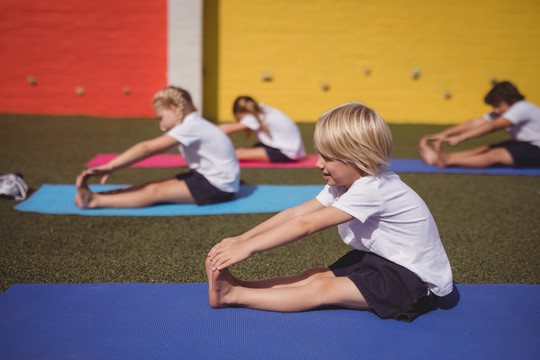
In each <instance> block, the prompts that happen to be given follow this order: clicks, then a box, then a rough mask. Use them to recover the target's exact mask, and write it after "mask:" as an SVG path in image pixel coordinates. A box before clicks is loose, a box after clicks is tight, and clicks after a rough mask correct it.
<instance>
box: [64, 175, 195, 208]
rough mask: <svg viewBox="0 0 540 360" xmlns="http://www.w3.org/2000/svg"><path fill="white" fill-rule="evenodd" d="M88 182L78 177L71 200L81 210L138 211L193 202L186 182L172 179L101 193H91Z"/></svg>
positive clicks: (86, 179)
mask: <svg viewBox="0 0 540 360" xmlns="http://www.w3.org/2000/svg"><path fill="white" fill-rule="evenodd" d="M87 181H88V178H87V177H85V176H82V175H79V176H78V177H77V180H76V182H75V186H76V187H77V194H76V195H75V200H74V201H75V205H77V206H78V207H79V208H81V209H92V208H139V207H145V206H150V205H153V204H157V203H164V202H167V203H194V202H195V200H194V199H193V197H192V196H191V193H190V191H189V189H188V187H187V185H186V183H185V182H184V181H181V180H178V179H176V178H174V177H173V178H169V179H165V180H158V181H151V182H148V183H145V184H142V185H136V186H130V187H127V188H124V189H119V190H113V191H107V192H103V193H94V192H92V190H90V188H89V187H88V184H87Z"/></svg>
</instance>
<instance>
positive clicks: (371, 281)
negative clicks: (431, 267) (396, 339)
mask: <svg viewBox="0 0 540 360" xmlns="http://www.w3.org/2000/svg"><path fill="white" fill-rule="evenodd" d="M329 268H330V270H332V272H333V273H334V275H335V276H346V277H348V278H349V279H351V281H352V282H353V283H354V284H355V285H356V287H357V288H358V290H360V293H361V294H362V296H364V298H365V299H366V301H367V303H368V305H369V307H370V308H371V309H372V310H373V312H375V314H377V316H379V317H380V318H382V319H395V320H401V321H406V322H411V321H413V320H414V319H416V318H417V317H418V316H420V315H422V314H424V313H426V312H428V311H430V310H433V309H435V308H436V303H437V296H436V295H435V294H433V293H432V292H430V291H429V290H428V286H427V284H426V283H425V282H423V281H422V280H421V279H420V278H419V277H418V276H417V275H416V274H415V273H413V272H412V271H410V270H408V269H406V268H404V267H403V266H401V265H398V264H395V263H393V262H391V261H389V260H386V259H385V258H382V257H380V256H378V255H376V254H373V253H370V252H365V251H360V250H352V251H350V252H348V253H347V254H345V255H344V256H343V257H341V258H340V259H339V260H338V261H336V262H335V263H333V264H332V265H330V267H329Z"/></svg>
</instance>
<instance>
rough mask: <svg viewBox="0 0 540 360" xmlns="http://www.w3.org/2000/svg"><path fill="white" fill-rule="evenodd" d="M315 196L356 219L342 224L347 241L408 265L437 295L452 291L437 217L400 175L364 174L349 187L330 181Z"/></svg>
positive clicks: (325, 204) (450, 272) (358, 247)
mask: <svg viewBox="0 0 540 360" xmlns="http://www.w3.org/2000/svg"><path fill="white" fill-rule="evenodd" d="M316 199H317V200H318V201H319V202H320V203H321V204H323V205H324V206H334V207H336V208H338V209H340V210H342V211H344V212H346V213H348V214H350V215H352V216H354V217H355V219H353V220H351V221H348V222H346V223H343V224H340V225H338V230H339V234H340V236H341V238H342V239H343V241H344V242H345V243H346V244H348V245H350V246H351V247H353V248H355V249H357V250H363V251H368V252H372V253H374V254H377V255H379V256H381V257H383V258H385V259H387V260H390V261H392V262H394V263H396V264H399V265H401V266H403V267H405V268H407V269H409V270H410V271H412V272H413V273H415V274H416V275H418V277H419V278H420V279H422V281H424V282H425V283H427V285H428V287H429V289H430V290H431V291H432V292H433V293H435V294H436V295H438V296H444V295H447V294H449V293H450V292H452V288H453V280H452V269H451V267H450V262H449V261H448V257H447V255H446V252H445V250H444V247H443V245H442V243H441V239H440V237H439V232H438V230H437V226H436V225H435V221H434V220H433V217H432V215H431V213H430V211H429V209H428V207H427V206H426V204H425V203H424V201H423V200H422V199H421V198H420V196H418V194H416V193H415V192H414V191H413V190H412V189H411V188H410V187H409V186H407V185H406V184H405V183H404V182H402V181H401V179H400V178H399V176H398V175H397V174H395V173H394V172H392V171H385V172H383V173H381V174H378V175H375V176H365V177H362V178H360V179H358V180H357V181H356V182H355V183H354V184H353V185H352V186H351V188H350V189H349V190H348V191H347V189H346V188H345V186H328V185H327V186H326V187H325V188H324V189H323V190H322V191H321V192H320V193H319V195H317V197H316Z"/></svg>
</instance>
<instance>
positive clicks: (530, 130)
mask: <svg viewBox="0 0 540 360" xmlns="http://www.w3.org/2000/svg"><path fill="white" fill-rule="evenodd" d="M498 116H499V115H497V114H495V113H489V114H486V115H484V118H486V119H487V120H494V119H496V118H497V117H498ZM501 117H503V118H505V119H507V120H508V121H510V122H511V123H512V126H509V127H507V128H506V131H508V133H510V135H511V136H512V138H513V139H514V140H516V141H523V142H528V143H531V144H532V145H535V146H538V147H540V108H538V106H536V105H535V104H533V103H531V102H528V101H525V100H521V101H518V102H516V103H514V104H512V105H511V106H510V108H509V109H508V110H506V111H505V112H504V113H503V114H502V115H501Z"/></svg>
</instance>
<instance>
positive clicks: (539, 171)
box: [389, 159, 540, 176]
mask: <svg viewBox="0 0 540 360" xmlns="http://www.w3.org/2000/svg"><path fill="white" fill-rule="evenodd" d="M389 169H390V170H392V171H395V172H398V173H402V172H403V173H440V174H487V175H529V176H538V175H540V168H513V167H509V166H491V167H488V168H483V169H474V168H463V167H455V166H450V167H447V168H442V169H441V168H438V167H437V166H435V165H427V164H426V163H425V162H424V160H421V159H391V160H390V165H389Z"/></svg>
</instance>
